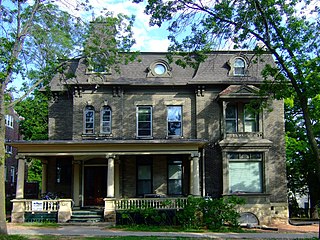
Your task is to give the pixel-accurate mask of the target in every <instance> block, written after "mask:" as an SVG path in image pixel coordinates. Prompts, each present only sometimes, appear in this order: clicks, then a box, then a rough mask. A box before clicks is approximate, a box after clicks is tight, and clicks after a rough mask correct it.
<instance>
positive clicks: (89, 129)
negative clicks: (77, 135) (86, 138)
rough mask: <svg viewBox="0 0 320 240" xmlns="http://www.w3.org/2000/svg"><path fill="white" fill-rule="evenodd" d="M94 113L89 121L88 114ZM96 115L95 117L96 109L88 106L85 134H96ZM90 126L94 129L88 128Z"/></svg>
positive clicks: (84, 125) (85, 118) (85, 117)
mask: <svg viewBox="0 0 320 240" xmlns="http://www.w3.org/2000/svg"><path fill="white" fill-rule="evenodd" d="M88 113H92V117H91V118H90V119H89V118H87V114H88ZM94 115H95V110H94V107H93V106H91V105H88V106H86V107H85V109H84V114H83V131H84V134H94V124H95V123H94V122H95V121H94ZM88 124H92V127H87V126H88Z"/></svg>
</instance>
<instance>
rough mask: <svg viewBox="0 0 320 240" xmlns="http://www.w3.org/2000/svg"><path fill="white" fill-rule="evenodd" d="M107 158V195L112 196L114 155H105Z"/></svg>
mask: <svg viewBox="0 0 320 240" xmlns="http://www.w3.org/2000/svg"><path fill="white" fill-rule="evenodd" d="M107 158H108V179H107V184H108V186H107V197H108V198H114V187H115V184H114V156H107Z"/></svg>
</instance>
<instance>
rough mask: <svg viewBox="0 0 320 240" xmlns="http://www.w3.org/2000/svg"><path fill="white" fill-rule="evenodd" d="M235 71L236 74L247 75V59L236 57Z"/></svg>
mask: <svg viewBox="0 0 320 240" xmlns="http://www.w3.org/2000/svg"><path fill="white" fill-rule="evenodd" d="M233 71H234V75H235V76H243V75H245V61H244V60H243V59H242V58H236V59H235V60H234V66H233Z"/></svg>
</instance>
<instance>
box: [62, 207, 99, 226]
mask: <svg viewBox="0 0 320 240" xmlns="http://www.w3.org/2000/svg"><path fill="white" fill-rule="evenodd" d="M103 221H104V219H103V211H102V210H74V211H72V215H71V219H70V220H69V221H68V222H69V223H98V222H103Z"/></svg>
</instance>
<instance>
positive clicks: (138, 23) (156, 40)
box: [59, 0, 169, 52]
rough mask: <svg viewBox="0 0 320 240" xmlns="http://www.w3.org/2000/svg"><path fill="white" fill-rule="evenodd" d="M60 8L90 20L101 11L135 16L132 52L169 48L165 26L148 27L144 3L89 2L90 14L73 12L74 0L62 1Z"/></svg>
mask: <svg viewBox="0 0 320 240" xmlns="http://www.w3.org/2000/svg"><path fill="white" fill-rule="evenodd" d="M62 2H63V3H62V4H61V3H60V4H61V5H60V4H59V5H60V7H61V8H62V9H63V10H65V11H68V12H70V13H71V14H73V15H78V16H81V17H85V18H87V19H89V20H90V19H92V16H93V15H94V16H95V17H97V16H99V15H100V12H101V11H102V10H103V9H107V10H108V11H111V12H113V13H114V14H119V13H122V14H126V15H129V16H131V15H134V16H136V20H135V23H134V28H133V33H134V36H133V38H134V39H135V41H136V44H135V45H134V46H133V48H132V50H138V51H141V52H166V51H167V49H168V46H169V40H168V39H167V35H168V32H167V31H166V28H167V27H166V26H163V27H161V28H159V27H157V26H154V27H150V26H149V18H150V17H149V16H147V15H146V14H145V13H144V6H145V4H144V3H140V4H136V3H132V1H130V0H89V2H90V4H91V5H92V6H93V10H92V11H90V12H87V13H85V12H81V11H75V10H73V9H74V7H75V6H76V0H64V1H62Z"/></svg>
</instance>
